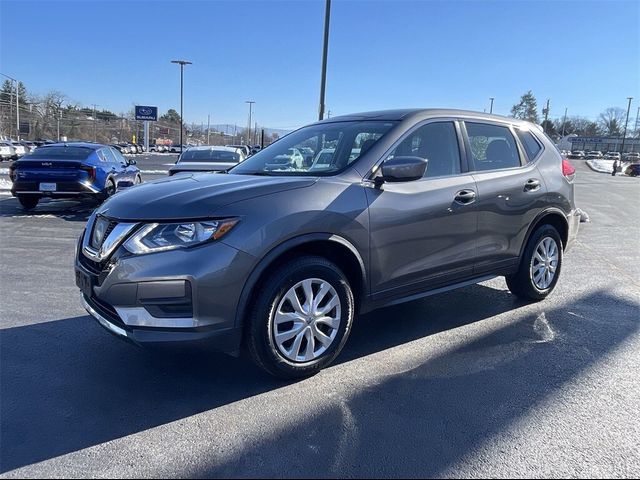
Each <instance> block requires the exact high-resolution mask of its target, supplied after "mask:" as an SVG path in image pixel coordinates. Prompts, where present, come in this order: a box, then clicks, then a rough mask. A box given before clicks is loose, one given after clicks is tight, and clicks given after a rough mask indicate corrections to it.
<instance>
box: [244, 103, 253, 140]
mask: <svg viewBox="0 0 640 480" xmlns="http://www.w3.org/2000/svg"><path fill="white" fill-rule="evenodd" d="M244 103H248V104H249V125H248V127H249V128H247V143H250V142H251V107H252V106H253V104H254V103H256V102H254V101H253V100H246V101H245V102H244Z"/></svg>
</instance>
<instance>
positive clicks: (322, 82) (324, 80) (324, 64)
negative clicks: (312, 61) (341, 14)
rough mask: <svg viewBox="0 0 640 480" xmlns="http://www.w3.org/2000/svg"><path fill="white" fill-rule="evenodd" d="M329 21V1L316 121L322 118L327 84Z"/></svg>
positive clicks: (325, 19)
mask: <svg viewBox="0 0 640 480" xmlns="http://www.w3.org/2000/svg"><path fill="white" fill-rule="evenodd" d="M330 19H331V0H327V3H326V5H325V8H324V42H323V46H322V77H321V78H320V109H319V111H318V120H322V118H323V117H324V90H325V86H326V83H327V50H328V49H329V20H330Z"/></svg>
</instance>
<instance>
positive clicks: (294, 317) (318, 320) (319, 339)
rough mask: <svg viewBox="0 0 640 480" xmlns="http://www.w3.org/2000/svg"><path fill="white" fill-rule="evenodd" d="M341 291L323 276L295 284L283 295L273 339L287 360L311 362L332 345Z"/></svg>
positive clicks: (339, 313)
mask: <svg viewBox="0 0 640 480" xmlns="http://www.w3.org/2000/svg"><path fill="white" fill-rule="evenodd" d="M341 312H342V305H341V302H340V297H339V296H338V292H337V291H336V289H335V288H333V286H332V285H331V284H330V283H329V282H327V281H325V280H322V279H320V278H308V279H305V280H302V281H300V282H298V283H296V284H295V285H294V286H293V287H291V288H290V289H289V290H288V291H287V292H286V293H285V294H284V296H283V297H282V299H281V300H280V303H279V304H278V308H277V309H276V311H275V313H274V315H273V318H272V320H271V322H272V331H273V339H274V341H275V344H276V346H277V348H278V351H279V352H280V354H281V355H282V356H284V357H285V358H286V359H287V360H290V361H292V362H296V363H304V362H310V361H312V360H315V359H317V358H318V357H320V356H322V355H323V354H324V353H325V352H326V351H327V350H328V349H329V347H331V345H332V344H333V342H334V340H335V338H336V336H337V334H338V329H339V328H340V323H341Z"/></svg>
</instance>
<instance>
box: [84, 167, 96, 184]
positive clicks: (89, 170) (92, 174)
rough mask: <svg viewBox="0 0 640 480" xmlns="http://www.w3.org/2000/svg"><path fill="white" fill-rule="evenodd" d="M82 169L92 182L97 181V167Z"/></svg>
mask: <svg viewBox="0 0 640 480" xmlns="http://www.w3.org/2000/svg"><path fill="white" fill-rule="evenodd" d="M81 169H82V170H84V171H85V172H87V173H88V174H89V181H90V182H93V181H94V180H95V179H96V167H81Z"/></svg>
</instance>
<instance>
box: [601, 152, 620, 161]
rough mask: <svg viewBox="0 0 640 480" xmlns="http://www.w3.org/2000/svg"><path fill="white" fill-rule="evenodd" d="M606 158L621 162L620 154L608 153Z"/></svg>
mask: <svg viewBox="0 0 640 480" xmlns="http://www.w3.org/2000/svg"><path fill="white" fill-rule="evenodd" d="M604 158H606V159H607V160H620V154H619V153H618V152H607V153H606V154H605V155H604Z"/></svg>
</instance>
